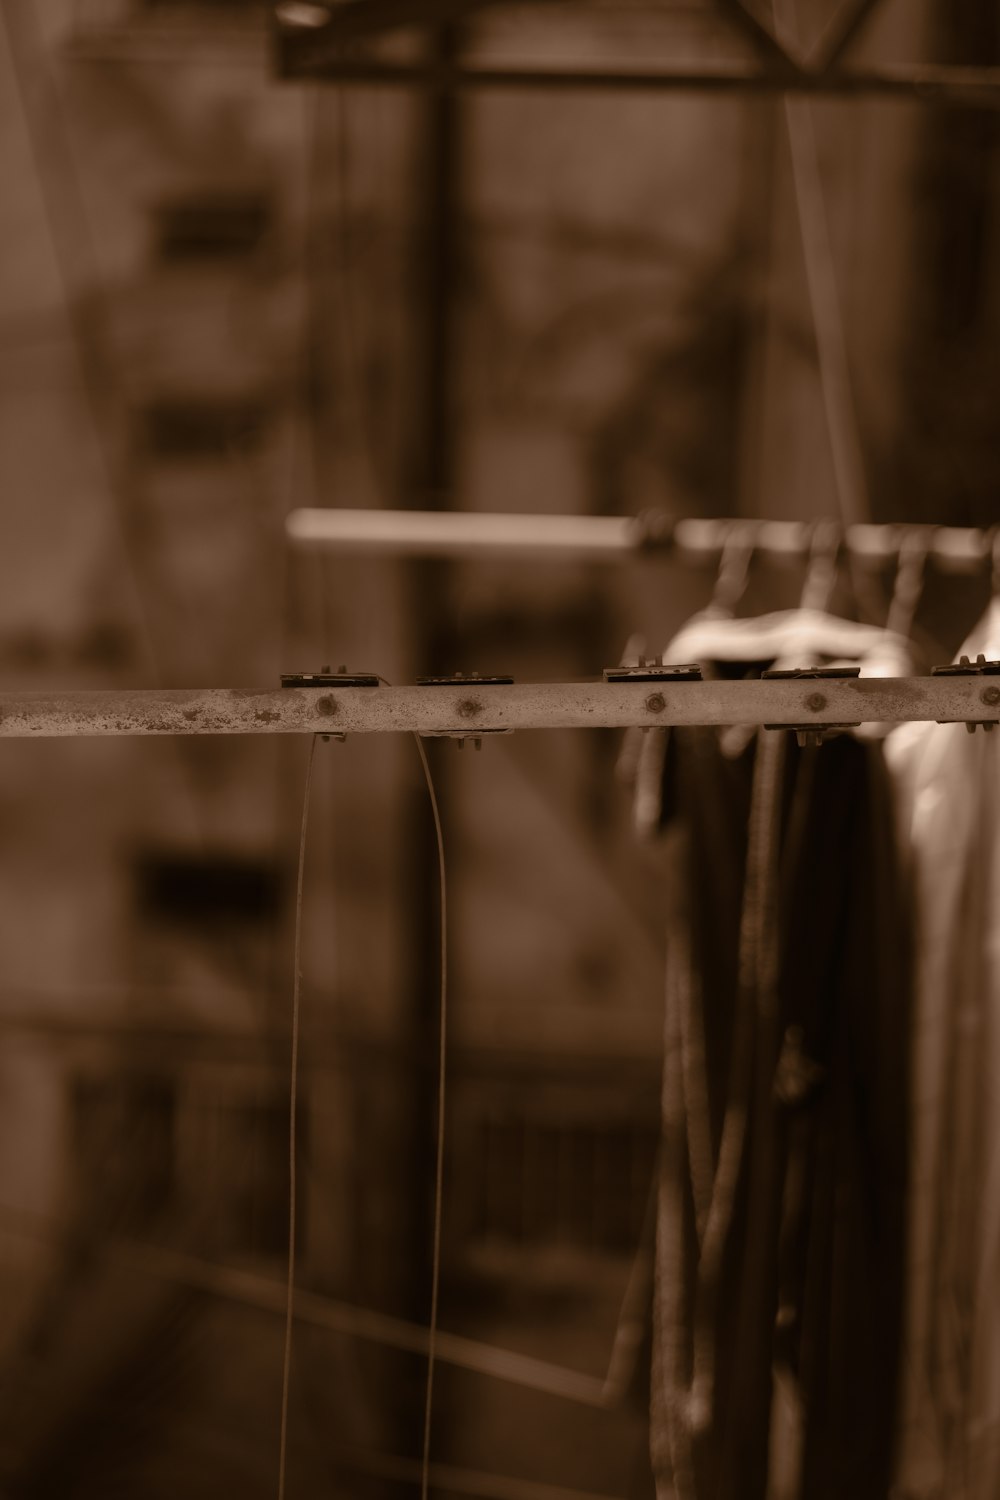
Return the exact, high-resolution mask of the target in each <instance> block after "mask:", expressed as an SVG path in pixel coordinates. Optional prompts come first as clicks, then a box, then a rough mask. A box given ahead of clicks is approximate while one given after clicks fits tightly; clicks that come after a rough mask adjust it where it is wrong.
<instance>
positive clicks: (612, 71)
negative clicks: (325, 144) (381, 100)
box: [281, 36, 1000, 109]
mask: <svg viewBox="0 0 1000 1500" xmlns="http://www.w3.org/2000/svg"><path fill="white" fill-rule="evenodd" d="M281 44H282V54H283V55H282V65H281V72H282V75H283V76H284V77H285V78H323V79H326V80H339V81H340V82H342V83H355V84H371V85H376V86H379V87H385V88H391V87H411V88H413V87H424V88H449V89H542V90H544V91H545V92H550V93H556V92H559V91H564V90H572V91H580V90H584V91H585V90H593V91H595V92H607V91H608V90H611V91H612V92H618V91H621V90H625V91H629V90H635V91H639V90H642V91H645V92H650V91H651V92H654V93H661V92H668V91H673V92H677V91H680V92H684V91H688V92H702V93H765V94H776V93H777V94H782V93H797V94H816V95H826V96H828V97H830V96H832V97H838V96H839V97H844V98H853V97H857V96H859V95H868V96H876V97H881V98H884V99H888V100H892V99H896V100H900V101H903V102H907V101H908V102H917V103H921V104H942V105H957V106H964V107H966V108H983V109H997V108H1000V69H998V68H995V67H972V66H966V65H963V64H958V65H952V64H947V63H899V64H896V65H893V64H891V63H885V64H882V65H881V66H880V67H877V68H875V67H861V66H855V67H851V68H836V67H835V68H830V69H816V68H808V67H803V68H799V67H796V66H795V65H794V64H792V63H789V65H788V66H787V67H786V66H777V65H773V64H772V65H769V66H764V67H762V66H761V65H760V64H759V63H743V62H718V63H715V64H713V65H712V66H710V67H702V66H696V65H694V66H693V65H684V64H683V63H682V64H677V63H668V64H666V65H663V66H660V67H653V68H638V67H635V68H629V67H623V68H582V69H581V68H486V67H477V66H474V65H469V64H466V65H463V66H452V67H433V66H424V65H421V64H419V63H417V64H411V63H393V62H389V61H377V60H375V59H345V58H343V57H342V56H340V55H339V48H337V49H333V48H331V49H329V50H327V49H324V48H321V47H320V46H319V45H318V43H317V41H316V40H315V39H314V37H313V36H308V37H306V38H305V39H304V40H303V38H300V37H297V36H291V37H289V36H283V37H282V39H281Z"/></svg>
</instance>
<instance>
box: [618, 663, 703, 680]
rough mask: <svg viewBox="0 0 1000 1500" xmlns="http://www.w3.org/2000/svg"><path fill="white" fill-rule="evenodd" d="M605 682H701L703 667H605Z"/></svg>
mask: <svg viewBox="0 0 1000 1500" xmlns="http://www.w3.org/2000/svg"><path fill="white" fill-rule="evenodd" d="M604 681H605V682H701V681H702V675H701V667H699V666H698V664H697V663H696V662H686V663H684V664H683V665H680V666H669V665H666V666H665V665H663V664H662V663H660V662H652V661H650V662H645V661H642V662H640V663H639V665H638V666H635V667H605V668H604Z"/></svg>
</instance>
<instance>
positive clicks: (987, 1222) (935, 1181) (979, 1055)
mask: <svg viewBox="0 0 1000 1500" xmlns="http://www.w3.org/2000/svg"><path fill="white" fill-rule="evenodd" d="M996 583H1000V579H997V580H996ZM979 653H982V654H983V655H984V656H985V657H986V658H987V659H988V660H996V659H997V658H998V657H1000V597H994V600H993V602H992V604H991V605H990V608H989V610H988V611H987V613H986V615H985V617H984V618H983V620H982V621H981V622H980V623H979V625H978V626H977V627H976V629H975V630H974V631H973V633H972V635H971V636H970V637H969V639H968V640H967V641H966V642H965V643H964V645H963V646H962V647H961V648H960V654H961V655H963V656H969V657H970V658H971V659H972V660H973V661H974V660H975V659H976V657H977V655H978V654H979ZM887 753H888V757H889V760H890V763H891V765H892V767H893V771H894V773H895V775H896V778H897V780H898V783H899V786H900V791H901V797H902V832H903V835H904V839H905V844H906V846H907V848H908V850H909V851H910V854H911V858H912V866H913V868H912V878H913V887H914V893H915V901H916V907H917V913H918V929H917V932H918V936H917V971H916V993H915V1016H914V1030H913V1080H914V1083H913V1103H912V1141H913V1146H912V1160H911V1169H910V1225H909V1241H910V1254H909V1261H908V1273H907V1297H906V1325H905V1338H904V1354H905V1365H906V1368H905V1395H904V1404H903V1430H902V1443H901V1452H900V1462H899V1472H898V1484H897V1490H896V1494H897V1495H898V1496H899V1500H918V1497H919V1500H925V1497H935V1500H936V1497H941V1500H945V1497H947V1500H995V1497H996V1496H997V1495H998V1494H1000V1337H998V1334H1000V918H998V915H997V911H998V907H997V896H998V894H1000V792H998V777H1000V737H998V736H997V735H996V734H988V733H983V732H977V733H973V734H969V733H967V732H966V728H965V726H964V725H963V724H907V725H904V726H902V727H901V728H900V729H898V730H896V731H894V732H893V734H892V735H891V736H890V737H889V740H888V742H887Z"/></svg>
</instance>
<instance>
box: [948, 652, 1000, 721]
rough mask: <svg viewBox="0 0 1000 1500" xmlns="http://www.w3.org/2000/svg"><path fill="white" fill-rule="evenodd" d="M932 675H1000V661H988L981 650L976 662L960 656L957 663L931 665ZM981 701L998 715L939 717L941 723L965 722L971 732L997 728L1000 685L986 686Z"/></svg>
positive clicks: (999, 714)
mask: <svg viewBox="0 0 1000 1500" xmlns="http://www.w3.org/2000/svg"><path fill="white" fill-rule="evenodd" d="M931 676H932V677H1000V661H987V660H986V657H985V656H984V655H983V653H982V652H981V651H980V653H979V655H978V656H977V657H976V659H975V661H974V662H970V660H969V658H968V657H967V656H960V657H959V659H958V661H957V663H955V662H952V663H949V664H948V666H945V667H931ZM979 697H980V700H981V702H983V703H984V704H986V705H987V707H989V708H995V709H996V716H995V717H994V718H992V719H965V720H962V719H938V721H937V722H938V723H939V724H962V723H964V724H965V727H966V729H967V730H968V732H969V734H975V732H976V730H977V729H982V730H983V731H984V732H985V733H989V731H990V730H991V729H995V728H996V725H997V720H998V718H1000V687H997V686H996V685H994V684H991V685H990V686H989V687H984V688H983V690H982V692H981V693H980V695H979Z"/></svg>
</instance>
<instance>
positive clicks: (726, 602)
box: [707, 521, 757, 617]
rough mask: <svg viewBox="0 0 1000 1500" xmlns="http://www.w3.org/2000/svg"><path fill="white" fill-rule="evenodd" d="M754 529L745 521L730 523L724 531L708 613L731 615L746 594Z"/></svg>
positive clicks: (755, 531) (754, 527) (752, 550)
mask: <svg viewBox="0 0 1000 1500" xmlns="http://www.w3.org/2000/svg"><path fill="white" fill-rule="evenodd" d="M756 540H757V528H756V526H754V525H753V524H752V523H751V522H748V521H733V522H731V523H730V525H729V526H727V528H726V535H725V540H724V541H723V543H722V553H721V555H720V557H719V571H718V574H717V576H716V579H715V588H714V589H713V590H712V599H711V603H710V604H709V606H708V611H707V613H709V614H713V615H724V616H727V617H728V616H732V615H733V614H734V613H735V611H736V606H737V604H739V602H740V600H741V599H742V598H743V595H744V594H745V593H746V587H747V582H748V579H749V576H750V563H751V561H752V560H753V554H754V546H755V543H756Z"/></svg>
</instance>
